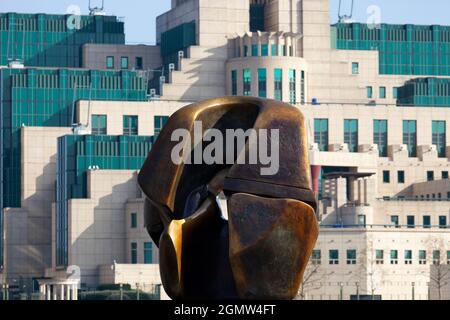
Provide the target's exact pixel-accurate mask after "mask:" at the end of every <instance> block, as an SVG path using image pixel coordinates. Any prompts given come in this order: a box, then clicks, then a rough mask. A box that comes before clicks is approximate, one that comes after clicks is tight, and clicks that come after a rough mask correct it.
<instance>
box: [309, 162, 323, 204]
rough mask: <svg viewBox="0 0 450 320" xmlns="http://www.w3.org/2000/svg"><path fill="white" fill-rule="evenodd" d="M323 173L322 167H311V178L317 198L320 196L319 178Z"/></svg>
mask: <svg viewBox="0 0 450 320" xmlns="http://www.w3.org/2000/svg"><path fill="white" fill-rule="evenodd" d="M321 171H322V166H311V178H312V187H313V191H314V193H315V195H316V197H317V196H319V178H320V173H321Z"/></svg>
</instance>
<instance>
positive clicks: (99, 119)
mask: <svg viewBox="0 0 450 320" xmlns="http://www.w3.org/2000/svg"><path fill="white" fill-rule="evenodd" d="M106 123H107V122H106V115H98V114H93V115H92V134H93V135H106V132H107V124H106Z"/></svg>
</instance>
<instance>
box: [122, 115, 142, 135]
mask: <svg viewBox="0 0 450 320" xmlns="http://www.w3.org/2000/svg"><path fill="white" fill-rule="evenodd" d="M123 135H124V136H137V135H138V117H137V116H123Z"/></svg>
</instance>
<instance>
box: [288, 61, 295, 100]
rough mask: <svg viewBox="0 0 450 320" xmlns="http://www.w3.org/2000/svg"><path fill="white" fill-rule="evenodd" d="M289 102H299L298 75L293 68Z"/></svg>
mask: <svg viewBox="0 0 450 320" xmlns="http://www.w3.org/2000/svg"><path fill="white" fill-rule="evenodd" d="M289 102H290V103H291V104H295V103H296V102H297V77H296V72H295V70H293V69H290V70H289Z"/></svg>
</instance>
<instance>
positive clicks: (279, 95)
mask: <svg viewBox="0 0 450 320" xmlns="http://www.w3.org/2000/svg"><path fill="white" fill-rule="evenodd" d="M274 81H275V82H274V89H275V92H274V99H275V100H280V101H282V100H283V70H282V69H275V70H274Z"/></svg>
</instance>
